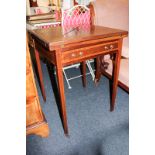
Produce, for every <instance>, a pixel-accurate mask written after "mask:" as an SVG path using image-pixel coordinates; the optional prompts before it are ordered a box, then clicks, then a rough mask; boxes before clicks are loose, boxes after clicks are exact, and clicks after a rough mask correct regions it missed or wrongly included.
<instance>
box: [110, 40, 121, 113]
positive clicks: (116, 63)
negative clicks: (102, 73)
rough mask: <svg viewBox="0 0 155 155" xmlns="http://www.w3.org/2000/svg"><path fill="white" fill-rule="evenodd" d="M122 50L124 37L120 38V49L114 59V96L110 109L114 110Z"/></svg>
mask: <svg viewBox="0 0 155 155" xmlns="http://www.w3.org/2000/svg"><path fill="white" fill-rule="evenodd" d="M121 51H122V39H120V40H119V44H118V51H117V52H116V54H115V60H114V61H113V75H112V82H113V84H112V96H111V106H110V111H113V110H114V107H115V99H116V94H117V85H118V76H119V68H120V60H121Z"/></svg>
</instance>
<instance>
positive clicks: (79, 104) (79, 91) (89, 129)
mask: <svg viewBox="0 0 155 155" xmlns="http://www.w3.org/2000/svg"><path fill="white" fill-rule="evenodd" d="M42 69H43V75H44V84H45V90H46V96H47V101H46V103H44V101H43V99H42V95H41V92H40V88H39V86H38V82H36V84H37V88H38V93H39V97H40V102H41V106H42V110H43V112H44V114H45V117H46V119H47V122H48V124H49V128H50V135H49V137H48V138H41V137H39V136H35V135H29V136H27V146H26V150H27V155H128V154H129V124H128V123H129V113H128V111H129V95H128V94H127V93H126V92H125V91H123V90H122V89H121V88H118V94H117V99H116V107H115V111H114V112H110V111H109V108H110V106H109V80H108V79H107V78H105V77H102V78H101V81H100V83H99V85H98V87H95V85H94V83H93V81H92V79H91V76H90V75H88V76H87V87H86V88H83V86H82V80H81V78H78V79H76V80H72V81H70V83H71V86H72V89H71V90H69V89H68V88H67V84H66V82H65V95H66V103H67V114H68V115H67V116H68V127H69V135H70V137H69V138H68V137H66V136H65V135H64V132H63V128H62V124H61V120H60V117H59V113H58V107H57V104H56V100H55V97H54V94H53V90H52V86H51V83H50V79H49V76H48V72H47V67H46V65H45V64H42ZM78 72H79V69H70V70H68V71H67V73H68V75H70V76H72V75H74V74H78Z"/></svg>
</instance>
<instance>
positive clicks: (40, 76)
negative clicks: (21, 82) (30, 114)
mask: <svg viewBox="0 0 155 155" xmlns="http://www.w3.org/2000/svg"><path fill="white" fill-rule="evenodd" d="M34 53H35V58H36V64H37V70H38V75H39V82H40V87H41V92H42V95H43V99H44V101H46V93H45V88H44V83H43V74H42V69H41V64H40V56H39V52H38V50H37V49H36V48H35V46H34Z"/></svg>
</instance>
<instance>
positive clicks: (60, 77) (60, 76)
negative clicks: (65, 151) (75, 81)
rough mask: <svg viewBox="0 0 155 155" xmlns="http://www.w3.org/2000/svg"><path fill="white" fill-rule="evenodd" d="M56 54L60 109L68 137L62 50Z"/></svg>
mask: <svg viewBox="0 0 155 155" xmlns="http://www.w3.org/2000/svg"><path fill="white" fill-rule="evenodd" d="M55 53H56V54H55V55H56V75H57V82H58V89H59V95H60V109H61V117H62V124H63V128H64V133H65V134H66V135H68V124H67V113H66V101H65V91H64V81H63V66H62V62H61V50H57V51H56V52H55Z"/></svg>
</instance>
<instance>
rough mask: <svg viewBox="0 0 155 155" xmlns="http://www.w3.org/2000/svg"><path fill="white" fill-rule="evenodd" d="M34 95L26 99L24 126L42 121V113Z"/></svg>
mask: <svg viewBox="0 0 155 155" xmlns="http://www.w3.org/2000/svg"><path fill="white" fill-rule="evenodd" d="M38 104H39V103H38V100H37V99H36V97H29V98H28V99H27V101H26V126H29V125H32V124H35V123H37V122H40V121H43V115H42V113H41V111H40V109H39V106H38Z"/></svg>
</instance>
